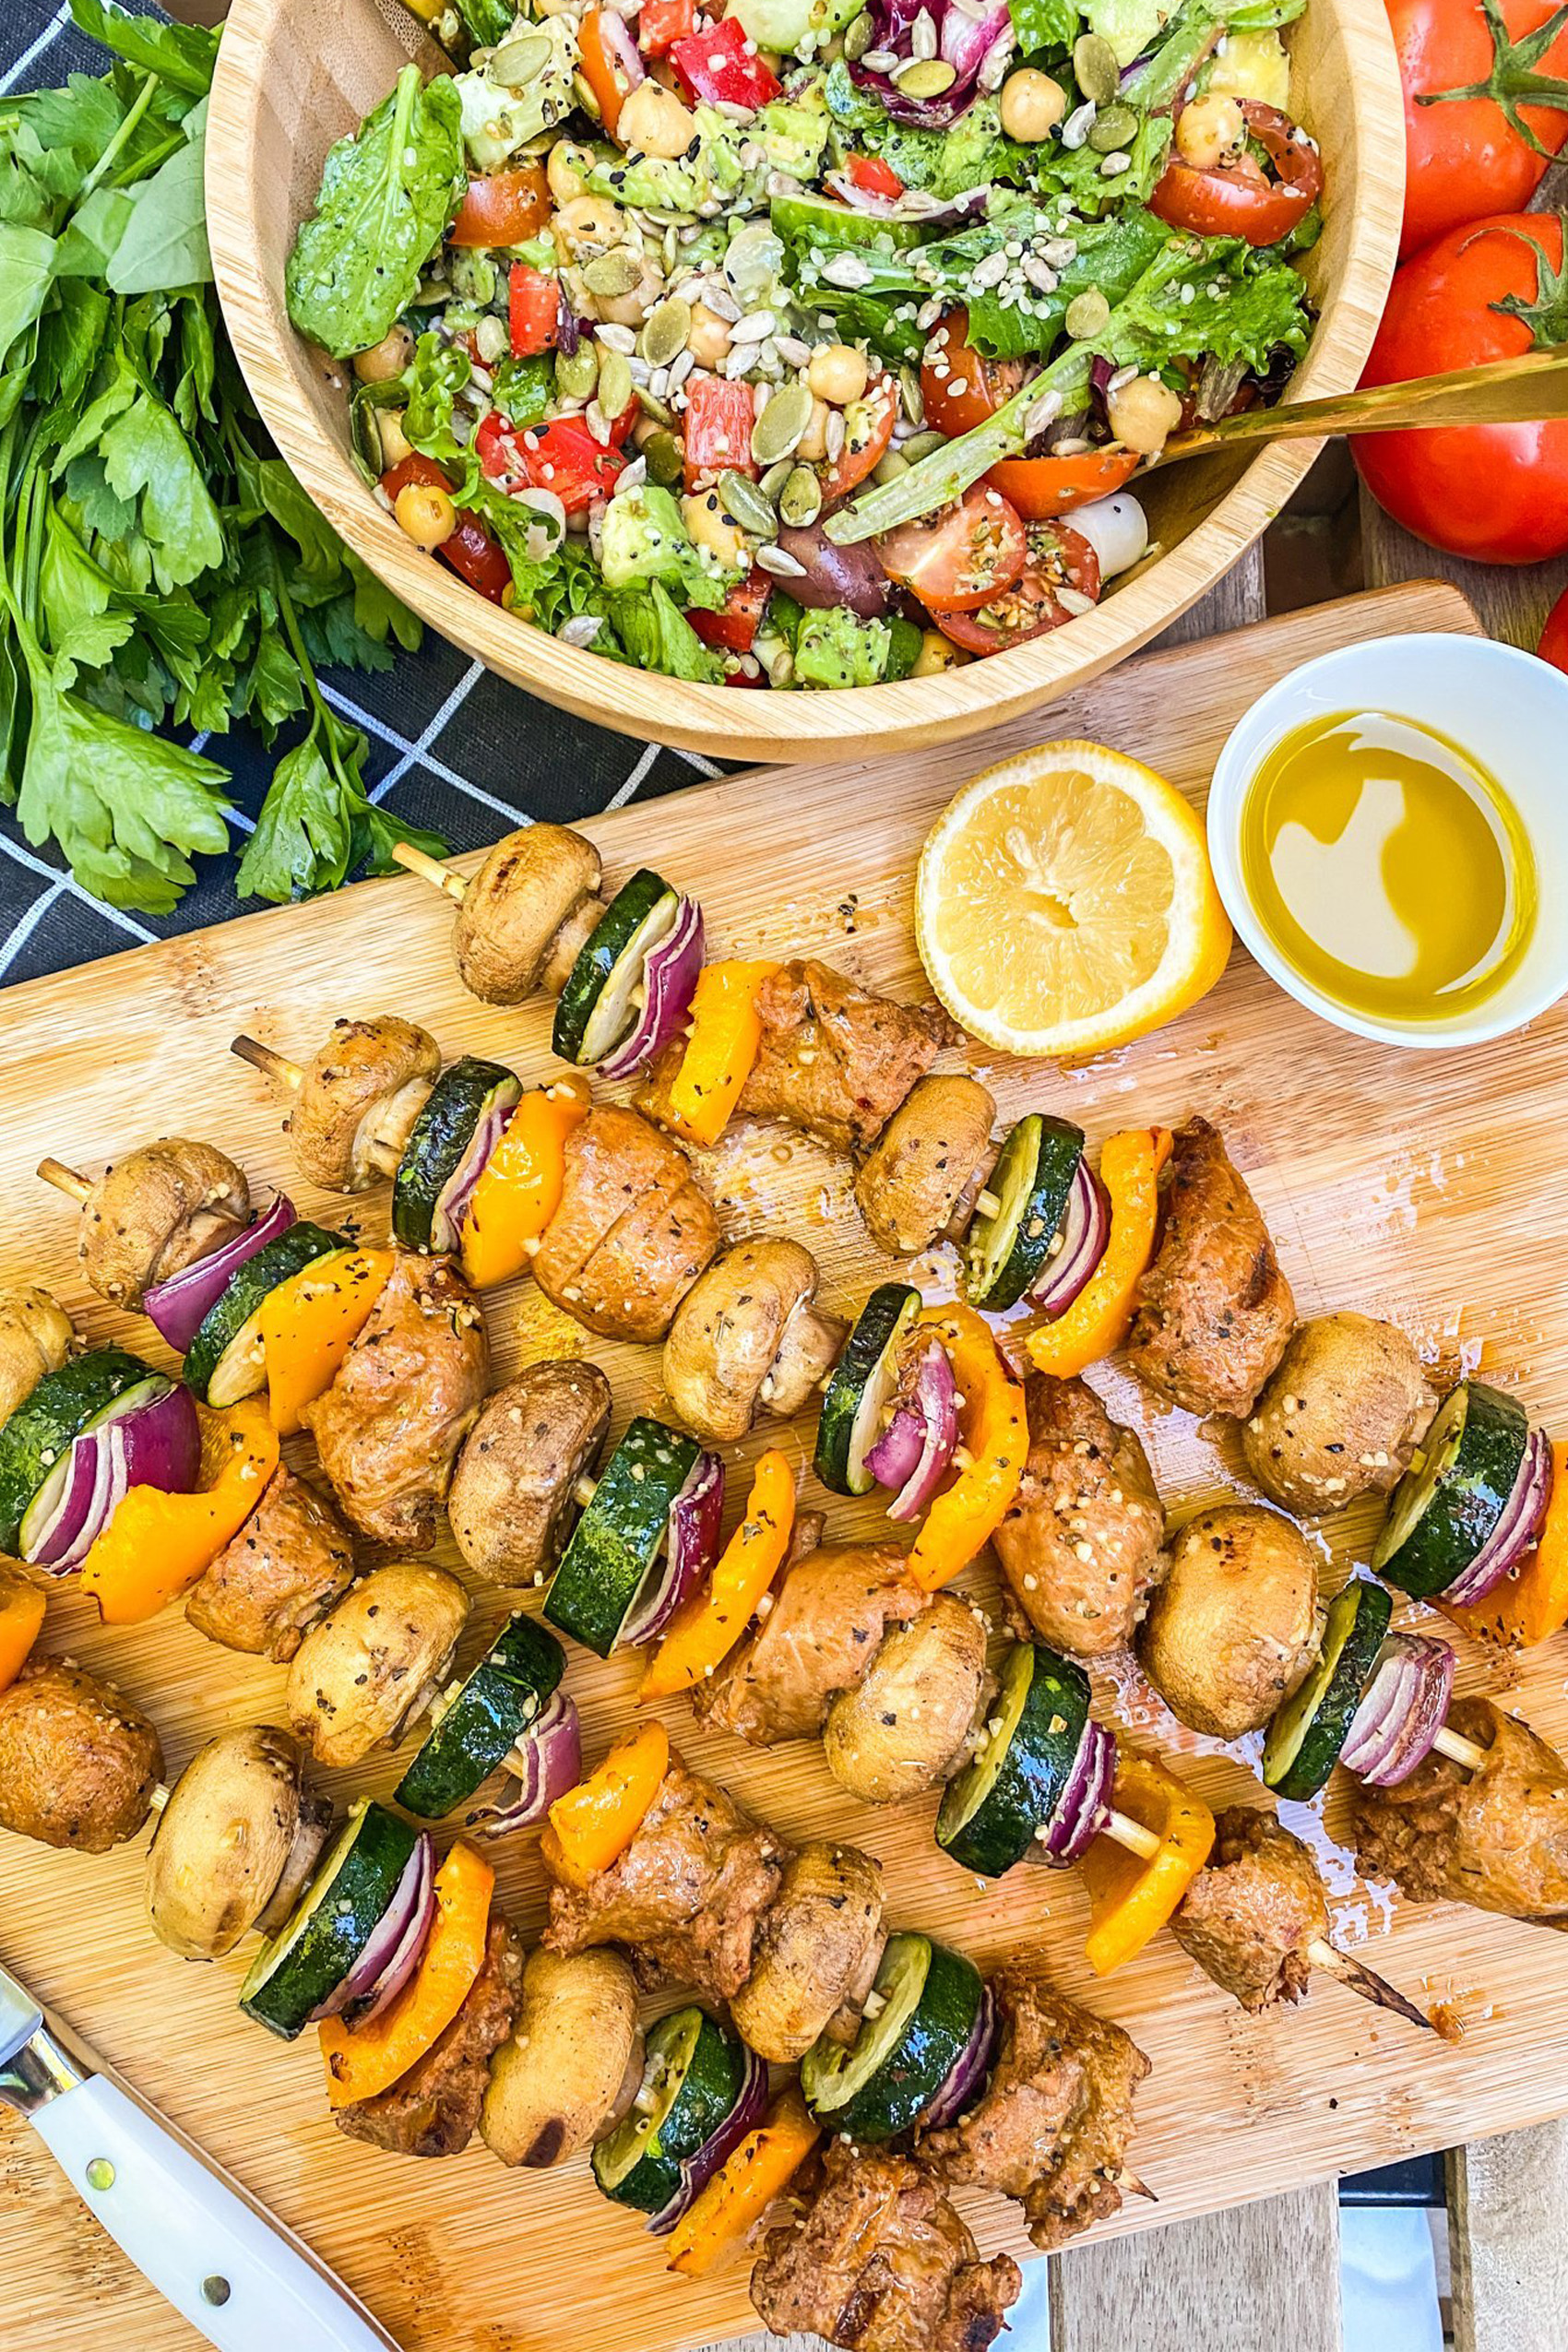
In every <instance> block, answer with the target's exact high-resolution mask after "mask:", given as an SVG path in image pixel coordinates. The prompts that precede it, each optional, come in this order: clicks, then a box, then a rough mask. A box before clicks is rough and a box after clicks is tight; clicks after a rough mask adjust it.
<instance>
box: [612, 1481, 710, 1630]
mask: <svg viewBox="0 0 1568 2352" xmlns="http://www.w3.org/2000/svg"><path fill="white" fill-rule="evenodd" d="M723 1517H724V1465H723V1463H722V1462H721V1461H720V1460H719V1456H718V1455H717V1454H699V1455H697V1458H696V1460H695V1462H694V1463H693V1465H692V1467H691V1470H690V1472H689V1474H688V1476H687V1479H686V1483H685V1485H684V1486H683V1488H682V1489H681V1491H680V1493H679V1494H678V1495H677V1496H676V1497H675V1500H674V1502H673V1503H671V1505H670V1524H669V1530H668V1533H667V1534H666V1537H665V1540H664V1548H663V1550H662V1551H661V1552H660V1554H659V1558H658V1559H657V1560H656V1561H655V1562H654V1563H653V1565H652V1567H651V1568H650V1569H649V1570H648V1572H647V1575H646V1576H645V1577H644V1578H643V1581H642V1586H641V1589H640V1590H639V1591H638V1593H637V1596H636V1599H635V1600H634V1601H633V1603H632V1605H631V1608H630V1609H629V1610H627V1611H626V1616H625V1620H624V1623H623V1625H622V1627H621V1639H622V1641H624V1642H630V1643H631V1644H633V1645H634V1646H635V1645H638V1644H641V1643H644V1642H653V1641H657V1640H658V1638H659V1634H660V1633H663V1631H664V1628H665V1627H666V1625H668V1624H669V1622H670V1620H671V1618H672V1617H673V1616H674V1614H675V1611H676V1610H678V1609H679V1608H680V1606H681V1603H682V1602H683V1600H685V1599H686V1598H687V1597H688V1596H689V1595H690V1594H692V1593H694V1592H695V1590H696V1588H697V1586H699V1585H700V1584H701V1583H702V1582H703V1580H704V1578H705V1577H706V1576H707V1574H709V1572H710V1571H711V1569H712V1567H713V1563H714V1562H715V1561H716V1560H717V1559H718V1557H719V1528H720V1526H721V1524H722V1521H723Z"/></svg>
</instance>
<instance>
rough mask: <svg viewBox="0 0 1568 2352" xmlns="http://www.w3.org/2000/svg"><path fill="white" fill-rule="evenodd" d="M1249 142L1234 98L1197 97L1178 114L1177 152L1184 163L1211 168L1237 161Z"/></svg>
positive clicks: (1212, 94) (1245, 127) (1202, 168)
mask: <svg viewBox="0 0 1568 2352" xmlns="http://www.w3.org/2000/svg"><path fill="white" fill-rule="evenodd" d="M1246 143H1247V125H1246V122H1245V120H1244V118H1243V116H1242V113H1241V108H1240V106H1238V105H1237V103H1236V101H1235V100H1234V99H1233V98H1225V97H1221V96H1217V95H1216V94H1215V93H1214V92H1213V91H1210V92H1209V93H1208V95H1207V96H1206V97H1204V98H1194V100H1193V101H1192V102H1191V103H1190V104H1189V105H1186V106H1183V107H1182V112H1181V113H1180V114H1179V115H1178V116H1177V118H1176V152H1177V154H1178V155H1179V156H1180V157H1181V158H1182V162H1183V163H1191V164H1192V165H1193V166H1194V170H1196V171H1199V172H1212V171H1214V170H1215V168H1216V167H1217V166H1218V165H1219V164H1222V163H1229V162H1232V161H1234V160H1235V158H1236V157H1237V156H1238V155H1240V154H1241V150H1242V148H1244V147H1245V145H1246Z"/></svg>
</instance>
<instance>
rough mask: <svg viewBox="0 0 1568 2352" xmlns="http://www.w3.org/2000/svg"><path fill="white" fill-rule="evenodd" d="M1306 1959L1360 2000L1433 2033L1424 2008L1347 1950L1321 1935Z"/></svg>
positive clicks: (1312, 1944)
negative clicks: (1358, 1996)
mask: <svg viewBox="0 0 1568 2352" xmlns="http://www.w3.org/2000/svg"><path fill="white" fill-rule="evenodd" d="M1307 1958H1308V1959H1309V1960H1310V1961H1311V1962H1312V1964H1313V1967H1314V1968H1321V1969H1323V1971H1324V1974H1325V1975H1326V1976H1330V1977H1333V1978H1335V1980H1336V1983H1338V1984H1342V1985H1343V1986H1344V1988H1345V1990H1346V1991H1347V1992H1354V1993H1359V1994H1360V1997H1361V1999H1362V2000H1363V2001H1370V2002H1372V2003H1373V2004H1374V2005H1375V2006H1376V2007H1377V2008H1379V2009H1392V2010H1393V2012H1394V2013H1395V2015H1396V2017H1404V2018H1406V2019H1408V2022H1409V2024H1411V2025H1424V2026H1425V2028H1426V2030H1427V2032H1428V2033H1429V2034H1435V2033H1436V2031H1437V2027H1436V2026H1435V2025H1433V2024H1432V2022H1431V2018H1430V2017H1429V2016H1428V2015H1427V2013H1426V2012H1425V2010H1424V2009H1418V2008H1417V2007H1416V2004H1415V2002H1413V2001H1407V2000H1406V1998H1405V1996H1404V1994H1403V1993H1402V1992H1396V1990H1395V1989H1394V1987H1393V1986H1392V1985H1391V1984H1390V1983H1389V1981H1388V1979H1387V1978H1386V1977H1380V1976H1379V1975H1378V1973H1377V1971H1376V1969H1375V1968H1368V1967H1364V1966H1362V1964H1361V1962H1360V1960H1352V1959H1351V1957H1350V1955H1349V1954H1348V1952H1341V1951H1340V1950H1339V1948H1338V1946H1337V1945H1336V1944H1333V1943H1330V1942H1328V1939H1327V1938H1326V1937H1325V1936H1321V1935H1318V1936H1314V1937H1313V1940H1312V1942H1311V1943H1309V1944H1308V1946H1307Z"/></svg>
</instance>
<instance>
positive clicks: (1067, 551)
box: [936, 523, 1099, 653]
mask: <svg viewBox="0 0 1568 2352" xmlns="http://www.w3.org/2000/svg"><path fill="white" fill-rule="evenodd" d="M1061 588H1073V589H1075V590H1076V591H1077V593H1078V595H1080V596H1087V597H1088V598H1090V599H1091V600H1093V601H1094V602H1095V603H1098V602H1099V556H1098V555H1097V554H1096V553H1095V552H1094V549H1093V548H1092V547H1091V546H1090V545H1089V543H1088V540H1087V539H1085V538H1084V537H1083V535H1082V533H1081V532H1079V531H1075V530H1074V529H1072V528H1071V526H1070V525H1069V524H1067V523H1031V524H1030V525H1029V529H1028V560H1027V561H1026V563H1025V565H1024V568H1023V571H1022V572H1021V573H1020V574H1019V576H1018V577H1017V579H1016V580H1015V581H1014V583H1013V586H1012V587H1011V588H1008V589H1007V590H1006V591H1005V593H1004V595H1002V596H999V597H997V598H996V599H995V600H993V601H992V603H990V604H985V605H982V606H981V607H980V611H979V612H939V613H938V614H937V616H936V625H937V627H938V628H939V629H940V630H941V632H942V634H943V636H944V637H951V638H952V640H953V642H954V644H955V645H961V646H962V647H964V649H965V651H966V652H967V653H1005V652H1007V651H1008V649H1009V648H1010V647H1013V646H1016V645H1024V644H1026V643H1027V642H1028V639H1029V638H1030V637H1042V636H1044V635H1045V633H1046V631H1047V630H1048V629H1059V628H1060V627H1061V626H1062V624H1063V622H1064V621H1071V620H1072V619H1073V618H1074V615H1073V614H1072V613H1071V612H1068V610H1067V607H1066V606H1065V605H1064V604H1063V602H1062V600H1061V598H1060V596H1059V595H1058V593H1057V591H1058V590H1059V589H1061Z"/></svg>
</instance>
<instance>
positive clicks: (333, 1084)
mask: <svg viewBox="0 0 1568 2352" xmlns="http://www.w3.org/2000/svg"><path fill="white" fill-rule="evenodd" d="M232 1051H234V1052H235V1053H237V1054H238V1055H239V1057H240V1059H241V1061H242V1062H249V1063H251V1064H252V1065H253V1066H254V1067H255V1069H258V1070H260V1071H262V1072H263V1073H264V1075H266V1076H267V1077H269V1078H271V1079H272V1080H273V1082H274V1083H275V1084H276V1085H278V1086H280V1087H285V1088H287V1089H288V1090H289V1091H291V1093H292V1095H293V1097H294V1106H293V1109H292V1110H291V1111H290V1113H289V1116H288V1118H287V1120H286V1121H285V1122H284V1124H285V1126H286V1127H287V1129H288V1132H289V1140H290V1142H291V1144H292V1146H293V1149H294V1158H295V1161H296V1163H297V1164H298V1167H299V1170H300V1172H301V1174H302V1175H303V1176H305V1177H307V1178H308V1179H309V1180H310V1182H312V1183H313V1184H319V1185H321V1187H322V1188H323V1190H324V1191H326V1192H328V1193H364V1192H368V1191H369V1190H370V1188H371V1186H372V1185H373V1184H375V1183H377V1182H380V1180H381V1179H382V1178H383V1177H385V1176H390V1175H391V1174H393V1173H394V1171H395V1170H396V1169H397V1165H398V1159H399V1158H401V1156H402V1150H403V1146H404V1145H405V1144H406V1143H407V1142H408V1140H409V1135H410V1131H411V1129H412V1127H413V1123H414V1121H415V1120H416V1119H417V1118H418V1117H419V1114H420V1112H421V1111H422V1109H423V1107H424V1102H425V1098H426V1097H427V1096H428V1094H429V1093H430V1089H431V1087H433V1085H434V1082H435V1079H436V1076H437V1075H438V1074H439V1072H440V1069H441V1049H440V1047H439V1046H438V1045H437V1044H436V1042H435V1039H434V1038H433V1037H432V1036H431V1035H430V1033H429V1031H428V1030H427V1029H422V1028H419V1027H418V1026H417V1025H416V1024H415V1023H414V1022H412V1021H405V1020H404V1019H402V1017H401V1016H399V1015H398V1014H396V1013H377V1014H375V1015H374V1016H373V1017H372V1018H371V1019H369V1020H367V1021H350V1020H341V1021H334V1022H333V1024H332V1028H331V1033H330V1034H329V1036H328V1037H327V1042H326V1044H325V1045H324V1046H322V1048H321V1049H320V1051H318V1052H317V1053H315V1054H314V1055H313V1056H312V1057H311V1059H310V1061H308V1062H306V1063H303V1064H302V1063H297V1062H291V1061H289V1060H288V1059H287V1057H286V1056H285V1055H283V1054H281V1053H278V1052H275V1051H273V1049H272V1048H271V1047H270V1046H267V1045H258V1044H257V1043H256V1041H255V1039H254V1038H246V1037H240V1038H236V1039H234V1042H233V1047H232Z"/></svg>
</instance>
